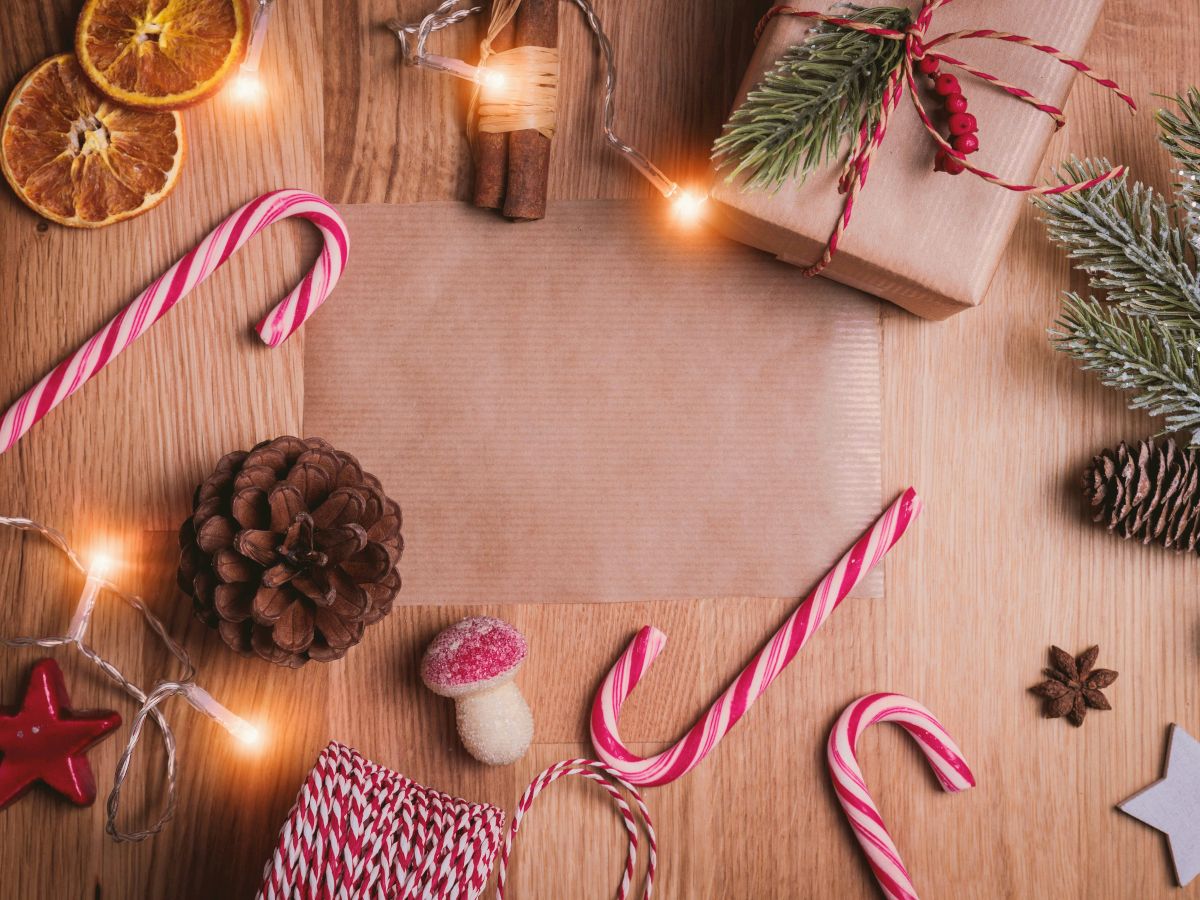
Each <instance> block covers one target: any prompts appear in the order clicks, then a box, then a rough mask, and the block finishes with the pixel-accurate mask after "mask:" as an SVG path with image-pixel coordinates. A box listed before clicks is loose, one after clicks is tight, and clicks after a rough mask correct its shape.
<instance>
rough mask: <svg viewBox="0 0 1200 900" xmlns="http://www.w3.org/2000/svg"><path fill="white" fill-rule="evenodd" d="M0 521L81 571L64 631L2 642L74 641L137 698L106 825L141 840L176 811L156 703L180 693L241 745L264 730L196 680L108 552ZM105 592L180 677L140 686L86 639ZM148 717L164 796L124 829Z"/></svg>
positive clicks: (53, 644) (171, 758) (167, 729)
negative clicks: (124, 800)
mask: <svg viewBox="0 0 1200 900" xmlns="http://www.w3.org/2000/svg"><path fill="white" fill-rule="evenodd" d="M0 526H7V527H9V528H15V529H16V530H18V531H22V532H28V533H32V534H36V535H39V536H40V537H42V538H44V539H45V540H46V541H48V542H49V543H50V544H52V545H53V546H54V547H56V548H57V549H58V550H59V551H60V552H62V554H63V555H64V556H66V557H67V560H68V561H69V562H70V564H71V565H72V566H74V567H75V568H76V569H77V570H78V571H80V572H82V573H83V574H84V576H85V579H84V582H83V591H82V593H80V595H79V601H78V602H77V603H76V605H75V612H74V614H73V615H72V616H71V620H70V623H69V624H68V625H67V629H66V631H65V632H63V633H62V634H53V635H45V636H20V637H10V638H2V639H0V643H3V644H5V645H7V646H9V647H44V648H47V649H53V648H57V647H72V648H74V649H75V650H77V651H78V652H79V653H80V654H81V655H82V656H83V657H84V658H85V659H88V660H90V661H91V662H92V663H94V664H95V665H96V666H97V667H98V668H99V669H100V671H101V672H103V673H104V674H105V675H106V676H107V677H108V678H109V679H110V680H111V681H112V682H113V683H115V684H116V685H117V686H118V687H120V688H121V689H122V690H123V691H124V692H125V693H127V694H128V695H129V696H131V697H132V698H133V699H134V700H136V701H137V702H138V703H139V704H140V707H139V709H138V712H137V714H136V715H135V716H134V718H133V722H132V725H131V727H130V729H129V738H128V741H127V742H126V744H125V749H124V750H123V751H122V753H121V756H120V759H119V760H118V762H117V770H116V775H115V777H114V779H113V786H112V789H111V791H110V792H109V795H108V803H107V807H106V812H107V821H106V823H105V830H106V831H107V832H108V833H109V835H111V836H112V838H113V839H114V840H116V841H142V840H145V839H146V838H148V837H150V836H151V835H154V834H157V833H158V832H159V831H161V830H162V829H163V826H164V825H166V824H167V822H169V821H170V820H171V817H172V816H173V815H174V813H175V803H176V772H177V758H176V757H177V753H176V747H175V735H174V732H172V730H171V726H170V724H169V723H168V722H167V720H166V717H165V716H164V715H163V712H162V709H161V708H160V707H161V706H162V704H163V703H164V702H165V701H166V700H168V699H170V698H171V697H176V696H179V697H183V699H184V700H186V701H187V702H188V703H189V704H190V705H191V706H193V707H194V708H195V709H197V710H199V711H200V712H202V713H204V714H205V715H206V716H208V717H209V718H211V719H213V720H215V721H216V722H218V723H219V724H220V725H221V726H223V727H224V728H225V729H226V730H227V731H228V732H229V733H230V734H231V735H232V736H233V737H235V738H236V739H237V740H238V741H239V742H241V743H242V744H244V745H248V746H255V745H258V744H260V743H261V742H262V740H263V735H262V731H261V730H260V729H259V728H258V727H257V726H255V725H253V724H251V723H250V722H248V721H246V720H245V719H243V718H242V717H241V716H238V715H235V714H234V713H233V712H231V711H230V710H229V709H228V708H226V707H225V706H224V705H223V704H222V703H220V702H219V701H218V700H217V699H216V698H215V697H213V695H212V694H210V693H209V692H208V691H206V690H205V689H204V688H202V687H200V686H199V685H198V684H196V682H195V676H196V667H195V665H194V664H193V662H192V659H191V657H190V656H189V654H188V652H187V651H186V650H185V649H184V648H183V647H181V646H180V645H179V644H178V643H177V642H176V641H175V640H174V639H173V638H172V637H171V636H170V635H169V634H168V633H167V629H166V626H165V625H164V624H163V622H162V620H161V619H159V618H158V617H157V616H156V615H154V613H153V612H151V611H150V609H149V607H148V606H147V605H146V602H145V601H144V600H142V598H141V597H138V596H136V595H133V594H127V593H125V592H124V591H122V590H121V589H120V588H118V587H117V586H116V585H115V584H114V583H113V582H112V581H110V580H109V579H108V574H109V573H110V572H111V571H112V570H113V568H114V567H115V565H116V561H115V560H114V559H113V558H112V557H111V556H109V555H107V554H105V553H100V552H98V553H96V554H94V555H93V556H92V557H91V558H90V559H89V561H88V562H87V563H86V564H85V563H84V561H83V558H82V557H81V556H80V555H79V554H78V553H76V552H75V550H74V549H72V547H71V545H70V544H69V543H68V542H67V539H66V538H65V537H64V536H63V534H62V533H61V532H59V531H57V530H56V529H54V528H51V527H49V526H47V525H42V524H40V523H38V522H34V521H33V520H31V519H26V518H21V517H10V516H0ZM105 593H110V594H113V595H115V596H116V597H118V598H119V599H121V600H123V601H124V602H125V603H126V604H128V605H129V606H131V607H132V608H133V609H134V610H135V611H136V612H138V613H139V614H140V615H141V617H142V619H143V621H144V622H145V624H146V625H147V626H148V627H149V628H150V630H151V632H153V633H154V634H155V635H156V636H157V637H158V639H159V640H160V641H162V643H163V645H164V646H165V647H166V648H167V650H168V651H169V652H170V654H171V655H172V656H173V657H174V658H175V659H176V660H177V661H178V662H179V663H180V665H181V666H182V668H183V672H182V675H181V676H180V677H178V678H175V679H170V680H160V681H157V682H155V684H154V686H153V687H152V688H151V689H150V690H149V691H146V690H143V689H142V688H140V687H138V685H137V684H135V683H134V682H132V681H131V680H129V679H128V678H127V677H126V676H125V675H124V674H123V673H122V671H121V670H120V669H119V668H118V667H117V665H116V664H115V663H113V662H111V661H110V660H108V659H107V658H105V657H104V656H102V655H101V654H100V653H99V652H98V651H97V650H96V649H95V648H93V647H92V645H91V644H90V643H88V640H87V636H88V626H89V625H90V624H91V621H92V613H93V612H94V611H95V608H96V604H97V601H98V600H99V598H100V597H101V595H102V594H105ZM148 719H149V720H152V721H153V722H154V724H155V725H156V726H157V727H158V730H159V732H160V734H161V736H162V743H163V750H164V751H165V755H166V799H165V802H164V803H163V808H162V811H161V812H160V813H159V816H158V818H157V819H156V820H155V821H154V822H153V823H152V824H151V825H149V826H148V827H146V828H143V829H140V830H136V831H122V830H121V828H120V827H119V826H118V825H117V814H118V812H119V808H120V801H121V789H122V787H123V786H124V784H125V780H126V777H127V776H128V774H129V768H130V765H131V763H132V761H133V754H134V751H135V750H136V749H137V746H138V742H139V741H140V739H141V735H142V731H143V730H144V728H145V726H146V722H147V720H148Z"/></svg>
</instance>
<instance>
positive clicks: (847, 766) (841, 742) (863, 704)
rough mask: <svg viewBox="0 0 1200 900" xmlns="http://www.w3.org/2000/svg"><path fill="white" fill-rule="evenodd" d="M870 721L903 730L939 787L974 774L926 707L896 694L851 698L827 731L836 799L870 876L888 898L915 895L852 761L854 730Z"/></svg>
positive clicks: (964, 784) (965, 782)
mask: <svg viewBox="0 0 1200 900" xmlns="http://www.w3.org/2000/svg"><path fill="white" fill-rule="evenodd" d="M876 722H895V723H896V724H897V725H899V726H901V727H902V728H903V729H904V730H905V731H907V732H908V733H909V734H910V735H911V736H912V738H913V740H915V741H916V742H917V746H919V747H920V748H921V752H922V753H924V754H925V758H926V759H927V760H929V765H930V766H932V767H933V772H934V774H935V775H937V779H938V781H939V782H940V783H941V785H942V787H943V788H944V789H945V790H947V791H950V792H957V791H965V790H966V789H967V788H973V787H975V776H974V775H972V774H971V769H970V768H969V767H968V766H967V761H966V760H965V759H963V755H962V751H961V750H959V749H958V745H957V744H955V743H954V739H953V738H951V737H950V735H948V734H947V733H946V729H945V728H943V727H942V723H941V722H939V721H938V720H937V719H936V718H935V717H934V715H933V713H931V712H930V711H929V710H927V709H926V708H925V707H924V706H922V705H921V704H920V703H918V702H917V701H916V700H913V699H912V698H911V697H905V696H903V695H902V694H868V695H867V696H866V697H863V698H861V699H859V700H855V701H854V702H853V703H851V704H850V705H849V706H847V707H846V709H845V711H844V712H843V713H842V714H841V716H840V717H839V718H838V720H837V723H836V724H835V725H834V726H833V731H832V732H830V734H829V749H828V758H829V775H830V777H831V778H832V779H833V788H834V790H835V791H836V792H837V798H838V802H839V803H841V804H842V809H843V810H844V811H845V813H846V818H848V819H849V820H850V826H851V827H852V828H853V829H854V836H855V837H856V838H858V842H859V844H861V845H862V848H863V851H864V852H865V853H866V854H867V860H868V861H869V862H870V863H871V869H872V870H873V871H874V872H875V879H876V880H877V881H878V882H879V886H880V887H881V888H882V889H883V893H884V896H885V897H887V898H889V900H917V892H916V890H915V889H914V888H913V884H912V879H911V878H909V875H908V870H907V869H905V868H904V861H903V860H901V859H900V851H899V850H897V849H896V844H895V842H894V841H893V840H892V836H891V835H890V834H888V830H887V828H886V827H885V826H884V824H883V817H882V816H881V815H880V814H879V808H878V807H877V806H876V805H875V801H874V800H872V799H871V795H870V794H869V793H868V792H867V785H866V782H864V781H863V775H862V769H860V768H859V767H858V757H857V753H856V750H857V746H858V736H859V735H860V734H862V733H863V731H864V730H865V729H866V728H868V727H869V726H871V725H874V724H875V723H876Z"/></svg>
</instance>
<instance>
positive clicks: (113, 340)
mask: <svg viewBox="0 0 1200 900" xmlns="http://www.w3.org/2000/svg"><path fill="white" fill-rule="evenodd" d="M289 216H300V217H301V218H305V219H308V220H309V221H310V222H312V223H313V224H314V225H316V226H317V228H318V229H320V231H321V236H322V237H323V238H324V239H325V246H324V247H323V248H322V250H321V257H320V259H318V260H317V264H316V266H315V267H314V268H313V270H312V271H311V272H309V273H308V274H307V275H306V276H304V280H303V281H301V282H300V284H299V285H298V286H297V287H296V288H294V289H293V290H292V292H291V293H290V294H288V295H287V297H285V298H284V299H283V300H282V301H280V302H279V304H278V305H277V306H276V307H275V308H274V309H272V310H271V311H270V312H269V313H268V314H267V315H266V317H265V318H264V319H263V320H262V321H260V322H259V323H258V324H257V325H256V326H255V331H257V332H258V336H259V337H260V338H262V340H263V343H265V344H266V345H267V346H268V347H275V346H278V345H279V344H281V343H282V342H283V341H285V340H287V339H288V338H289V337H290V336H291V334H292V333H293V332H294V331H295V330H296V329H297V328H299V327H300V326H301V325H303V324H304V323H305V322H306V321H307V320H308V317H309V316H311V315H312V314H313V313H314V312H316V311H317V308H318V307H319V306H320V305H321V304H322V303H324V302H325V298H326V297H328V296H329V294H330V292H331V291H332V290H333V288H334V286H335V285H336V284H337V282H338V279H339V278H341V277H342V270H343V269H344V268H345V267H346V256H347V254H348V253H349V251H350V234H349V232H348V231H347V230H346V223H345V222H343V221H342V217H341V216H339V215H338V214H337V210H335V209H334V208H333V207H332V206H330V205H329V204H328V203H327V202H326V201H325V200H323V199H321V198H320V197H318V196H316V195H315V194H309V193H307V192H305V191H294V190H284V191H272V192H271V193H269V194H263V195H262V196H261V197H259V198H258V199H256V200H251V201H250V202H249V203H247V204H246V205H245V206H243V207H242V208H241V209H239V210H238V211H237V212H235V213H234V214H233V215H231V216H230V217H229V218H227V219H226V220H225V221H224V222H222V223H221V224H220V225H218V226H217V228H216V229H215V230H214V231H213V232H212V233H210V234H209V235H208V237H206V238H205V239H204V240H202V241H201V242H200V243H199V244H198V245H197V246H196V248H195V249H193V250H192V251H191V252H189V253H188V254H187V255H186V256H184V257H183V258H182V259H180V260H179V261H178V262H177V263H175V265H173V266H171V268H169V269H168V270H167V271H166V272H164V273H163V274H162V275H160V276H159V277H158V279H157V280H155V281H154V283H153V284H151V285H150V286H149V287H148V288H146V289H145V290H144V291H142V293H141V294H139V295H138V296H137V298H136V299H135V300H134V301H133V302H132V303H130V304H129V305H128V306H127V307H125V309H123V310H122V311H121V312H120V313H118V314H117V316H116V317H115V318H114V319H113V320H112V321H110V322H109V323H108V324H107V325H105V326H104V327H103V328H102V329H100V330H99V331H98V332H96V334H94V335H93V336H92V337H91V338H90V339H89V340H88V342H87V343H85V344H84V345H83V346H82V347H80V348H79V349H78V350H76V351H75V352H74V353H72V354H71V355H70V356H68V357H67V358H66V359H64V360H63V361H62V362H61V363H59V364H58V366H56V367H55V368H54V370H53V371H51V372H50V374H48V375H47V376H46V377H45V378H43V379H42V380H41V381H39V382H38V383H37V384H35V385H34V386H33V387H32V388H30V389H29V390H28V391H26V393H25V394H24V395H23V396H22V397H21V398H20V399H19V400H18V401H17V402H16V403H14V404H13V405H12V406H11V407H10V408H9V410H8V411H7V412H6V413H5V414H4V418H3V419H0V453H3V452H4V451H6V450H8V449H10V448H11V447H12V446H13V444H15V443H16V442H17V441H19V440H20V439H21V437H22V436H23V435H24V434H25V432H27V431H28V430H29V429H30V428H32V427H33V425H34V423H36V422H37V421H38V420H39V419H41V418H42V417H43V416H44V415H46V413H48V412H50V410H52V409H54V407H56V406H58V404H60V403H62V402H63V401H64V400H65V399H67V397H69V396H71V394H73V393H75V392H76V391H77V390H79V389H80V388H81V387H82V386H83V385H84V383H85V382H87V381H88V379H90V378H91V377H92V376H93V375H95V374H96V373H97V372H99V371H100V370H101V369H103V368H104V367H105V366H106V365H108V363H109V362H110V361H111V360H112V359H113V357H115V356H116V355H117V354H118V353H120V352H121V351H122V350H124V349H125V348H126V347H128V346H129V345H130V344H132V343H133V342H134V341H136V340H137V339H138V338H139V337H141V336H142V335H143V334H145V332H146V331H147V329H149V328H150V326H151V325H153V324H154V323H155V322H157V321H158V320H159V319H161V318H162V317H163V316H165V315H166V314H167V312H168V311H169V310H170V309H171V307H172V306H174V305H175V304H176V303H178V302H179V301H180V300H181V299H182V298H183V297H184V296H185V295H186V294H187V293H188V291H190V290H191V289H192V288H194V287H195V286H196V285H198V284H199V283H200V282H202V281H203V280H204V279H205V278H207V277H208V276H209V275H211V274H212V273H213V272H214V271H216V270H217V269H218V268H219V267H220V265H221V264H222V263H223V262H225V260H227V259H229V257H230V256H232V255H233V253H234V251H235V250H237V249H238V248H239V247H241V246H242V245H243V244H245V243H246V242H247V241H248V240H250V238H252V237H254V235H256V234H258V233H259V232H260V231H262V230H263V229H264V228H266V227H267V226H268V225H270V224H271V223H272V222H277V221H279V220H280V219H286V218H288V217H289Z"/></svg>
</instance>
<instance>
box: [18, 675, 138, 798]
mask: <svg viewBox="0 0 1200 900" xmlns="http://www.w3.org/2000/svg"><path fill="white" fill-rule="evenodd" d="M70 702H71V699H70V697H68V696H67V685H66V682H65V681H64V680H63V673H62V669H60V668H59V667H58V663H56V662H55V661H54V660H52V659H39V660H38V661H37V662H36V663H34V664H33V669H32V670H31V671H30V673H29V686H28V687H27V688H26V689H25V699H24V701H22V703H21V708H20V709H19V710H15V711H13V710H3V711H0V809H3V808H4V807H5V806H7V805H8V804H10V803H12V802H13V801H14V800H17V799H18V798H20V797H21V796H22V795H23V794H25V792H26V791H28V790H29V789H30V788H31V787H33V785H34V784H35V783H36V782H38V781H40V782H42V783H43V784H46V785H48V786H49V787H52V788H54V790H56V791H58V792H59V793H60V794H62V795H63V796H64V797H66V798H67V799H68V800H70V801H71V802H72V803H74V804H76V805H77V806H89V805H91V804H92V803H93V802H94V801H95V799H96V779H95V778H94V777H93V776H92V767H91V766H90V765H88V761H87V757H86V756H85V755H84V754H85V752H86V751H87V750H88V749H89V748H90V747H91V746H92V745H93V744H95V743H96V742H97V741H99V740H100V739H101V738H103V737H104V736H105V735H107V734H109V733H111V732H112V731H113V730H114V729H116V728H117V727H118V726H119V725H120V724H121V717H120V716H119V715H117V713H115V712H112V711H111V710H87V711H82V710H80V711H76V710H71V709H68V708H67V706H68V704H70Z"/></svg>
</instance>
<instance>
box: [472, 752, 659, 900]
mask: <svg viewBox="0 0 1200 900" xmlns="http://www.w3.org/2000/svg"><path fill="white" fill-rule="evenodd" d="M570 775H578V776H580V777H581V778H586V779H588V780H589V781H594V782H595V783H596V784H598V785H600V786H601V787H602V788H604V790H605V792H606V793H607V794H608V795H609V796H610V797H612V799H613V803H614V804H615V805H616V807H617V811H618V812H619V813H620V814H621V822H622V824H623V825H624V826H625V835H626V839H627V842H626V850H625V869H624V871H623V872H622V873H621V884H620V885H619V886H618V888H617V895H616V896H617V900H626V898H627V897H628V896H629V887H630V884H631V882H632V881H633V871H634V868H635V866H636V865H637V849H638V831H637V819H636V818H635V817H634V813H633V810H632V809H630V808H629V804H628V803H626V802H625V798H624V797H623V796H621V789H622V788H624V789H625V790H626V791H628V792H629V794H630V796H631V797H633V803H634V806H635V807H636V808H637V812H638V816H640V818H641V821H642V827H643V828H645V829H646V843H647V845H648V849H649V854H648V859H647V862H646V875H645V878H644V879H643V881H642V892H641V896H642V900H650V898H651V897H653V896H654V875H655V873H656V872H657V871H658V838H657V836H656V835H655V833H654V822H653V821H651V819H650V810H649V809H647V808H646V803H645V801H644V800H643V799H642V795H641V794H640V793H639V792H638V789H637V788H636V787H634V786H633V785H632V784H630V783H629V782H628V781H626V780H625V779H624V778H622V777H621V776H620V774H618V773H617V772H616V771H615V770H614V769H612V768H611V767H609V766H606V765H604V764H603V763H601V762H597V761H596V760H594V759H566V760H563V761H562V762H559V763H555V764H554V765H552V766H550V767H549V768H547V769H545V770H544V771H542V773H541V774H539V775H538V776H537V777H536V778H534V779H533V781H531V782H530V783H529V786H528V787H527V788H525V793H524V794H522V795H521V800H520V802H519V803H518V804H517V809H516V812H514V813H513V817H512V823H511V824H510V825H509V828H508V833H507V834H506V835H505V836H504V849H503V850H502V851H501V852H500V869H499V871H498V872H497V873H496V896H497V898H498V900H504V893H505V888H506V885H507V884H508V860H509V856H510V855H511V854H512V848H513V842H514V841H515V840H516V837H517V832H518V831H519V830H520V828H521V822H522V820H523V819H524V818H525V815H526V814H527V813H528V812H529V809H530V807H532V806H533V801H534V800H536V799H537V796H538V794H540V793H541V792H542V791H544V790H545V789H546V788H547V787H549V786H550V785H551V784H553V783H554V782H556V781H558V780H559V779H560V778H566V777H567V776H570Z"/></svg>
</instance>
